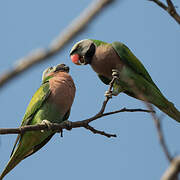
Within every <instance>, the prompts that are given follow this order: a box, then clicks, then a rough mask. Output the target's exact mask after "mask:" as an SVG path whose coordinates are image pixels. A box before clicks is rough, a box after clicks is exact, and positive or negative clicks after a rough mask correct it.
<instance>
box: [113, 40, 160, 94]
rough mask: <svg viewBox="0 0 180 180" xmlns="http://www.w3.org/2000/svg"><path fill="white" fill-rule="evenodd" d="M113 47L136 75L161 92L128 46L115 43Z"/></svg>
mask: <svg viewBox="0 0 180 180" xmlns="http://www.w3.org/2000/svg"><path fill="white" fill-rule="evenodd" d="M112 47H113V48H114V49H115V51H116V52H117V54H118V55H119V57H120V58H121V60H122V61H123V62H124V63H125V64H126V65H128V66H129V67H130V68H131V69H133V70H134V71H135V72H136V73H138V74H139V75H141V76H142V77H143V78H145V79H146V80H147V81H148V82H149V83H151V84H152V85H153V86H155V87H156V89H157V90H158V91H160V90H159V88H158V87H157V86H156V84H155V83H154V82H153V80H152V79H151V76H150V75H149V73H148V72H147V70H146V69H145V67H144V66H143V64H142V63H141V62H140V61H139V60H138V58H137V57H136V56H135V55H134V54H133V53H132V52H131V50H130V49H129V48H128V47H127V46H126V45H124V44H123V43H120V42H113V43H112Z"/></svg>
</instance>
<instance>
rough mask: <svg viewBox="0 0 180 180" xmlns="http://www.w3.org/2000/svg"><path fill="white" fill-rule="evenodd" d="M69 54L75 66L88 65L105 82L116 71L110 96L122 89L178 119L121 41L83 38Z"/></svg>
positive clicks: (176, 114) (171, 106) (175, 111)
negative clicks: (116, 75) (111, 41)
mask: <svg viewBox="0 0 180 180" xmlns="http://www.w3.org/2000/svg"><path fill="white" fill-rule="evenodd" d="M76 54H77V55H78V56H79V57H80V58H79V59H80V60H79V61H77V60H76V58H74V55H76ZM70 55H71V59H72V61H73V62H74V63H75V64H77V65H79V64H81V65H83V64H84V65H86V64H90V65H91V66H92V68H93V69H94V70H95V72H96V73H97V75H98V77H99V78H100V80H101V81H102V82H103V83H105V84H109V82H110V81H111V79H112V70H113V69H114V70H116V71H117V72H118V74H119V79H118V80H116V81H115V83H114V85H113V92H112V94H113V95H118V94H119V93H120V92H124V93H126V94H127V95H129V96H132V97H135V98H137V99H140V100H144V101H148V102H149V103H152V104H154V105H155V106H156V107H158V108H159V109H160V110H161V111H163V112H165V113H166V114H167V115H169V116H170V117H171V118H173V119H175V120H176V121H178V122H180V112H179V111H178V110H177V109H176V108H175V106H174V105H173V103H171V102H169V101H168V100H167V99H166V98H165V97H164V95H163V94H162V93H161V91H160V90H159V88H158V87H157V86H156V84H155V83H154V82H153V80H152V78H151V76H150V75H149V73H148V72H147V70H146V69H145V67H144V66H143V64H142V63H141V62H140V61H139V59H138V58H137V57H136V56H135V55H134V54H133V53H132V52H131V51H130V49H129V48H128V47H127V46H126V45H124V44H123V43H120V42H113V43H112V44H109V43H106V42H103V41H99V40H94V39H85V40H81V41H79V42H77V43H76V44H75V45H74V46H73V48H72V49H71V52H70ZM83 61H84V62H83ZM132 84H133V85H132ZM138 93H139V94H141V95H139V94H138Z"/></svg>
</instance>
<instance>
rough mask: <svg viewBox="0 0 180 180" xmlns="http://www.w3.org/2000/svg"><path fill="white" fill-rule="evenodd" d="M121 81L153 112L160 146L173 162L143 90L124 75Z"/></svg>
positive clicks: (159, 124) (158, 122)
mask: <svg viewBox="0 0 180 180" xmlns="http://www.w3.org/2000/svg"><path fill="white" fill-rule="evenodd" d="M121 80H123V81H124V82H125V83H126V84H127V86H129V87H130V88H131V89H132V90H133V92H134V94H135V95H136V96H137V97H138V99H141V100H142V101H143V103H144V104H145V105H146V107H147V108H148V110H149V111H150V112H151V116H152V119H153V121H154V123H155V126H156V129H157V133H158V138H159V142H160V145H161V147H162V150H163V152H164V154H165V156H166V158H167V159H168V161H169V162H171V161H172V157H171V155H170V152H169V150H168V146H167V145H166V142H165V139H164V135H163V132H162V128H161V123H160V119H159V118H158V117H157V116H156V115H155V113H154V112H155V111H154V108H153V106H152V105H151V104H150V103H149V102H148V100H147V98H146V97H145V95H144V94H143V92H142V90H141V89H139V88H138V87H137V86H136V83H135V81H134V80H133V79H130V78H128V77H126V78H125V77H124V76H123V75H122V77H121ZM141 88H142V87H141Z"/></svg>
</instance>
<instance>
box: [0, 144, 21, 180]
mask: <svg viewBox="0 0 180 180" xmlns="http://www.w3.org/2000/svg"><path fill="white" fill-rule="evenodd" d="M21 151H22V150H21V148H20V146H19V145H18V147H17V148H16V150H15V151H14V153H13V154H12V156H11V158H10V160H9V162H8V164H7V165H6V167H5V169H4V171H3V172H2V174H1V175H0V180H2V179H3V178H4V176H5V175H6V174H7V173H9V171H11V170H12V169H13V168H14V167H15V166H16V165H17V164H19V163H20V162H21V161H22V160H23V159H24V156H22V152H21ZM23 153H24V152H23Z"/></svg>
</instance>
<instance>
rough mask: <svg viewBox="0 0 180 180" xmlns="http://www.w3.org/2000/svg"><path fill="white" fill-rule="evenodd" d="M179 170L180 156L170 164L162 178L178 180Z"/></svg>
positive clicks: (164, 179)
mask: <svg viewBox="0 0 180 180" xmlns="http://www.w3.org/2000/svg"><path fill="white" fill-rule="evenodd" d="M179 172H180V157H176V158H174V159H173V160H172V162H171V164H170V166H169V167H168V169H167V170H166V171H165V173H164V174H163V176H162V178H161V180H176V179H178V173H179Z"/></svg>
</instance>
